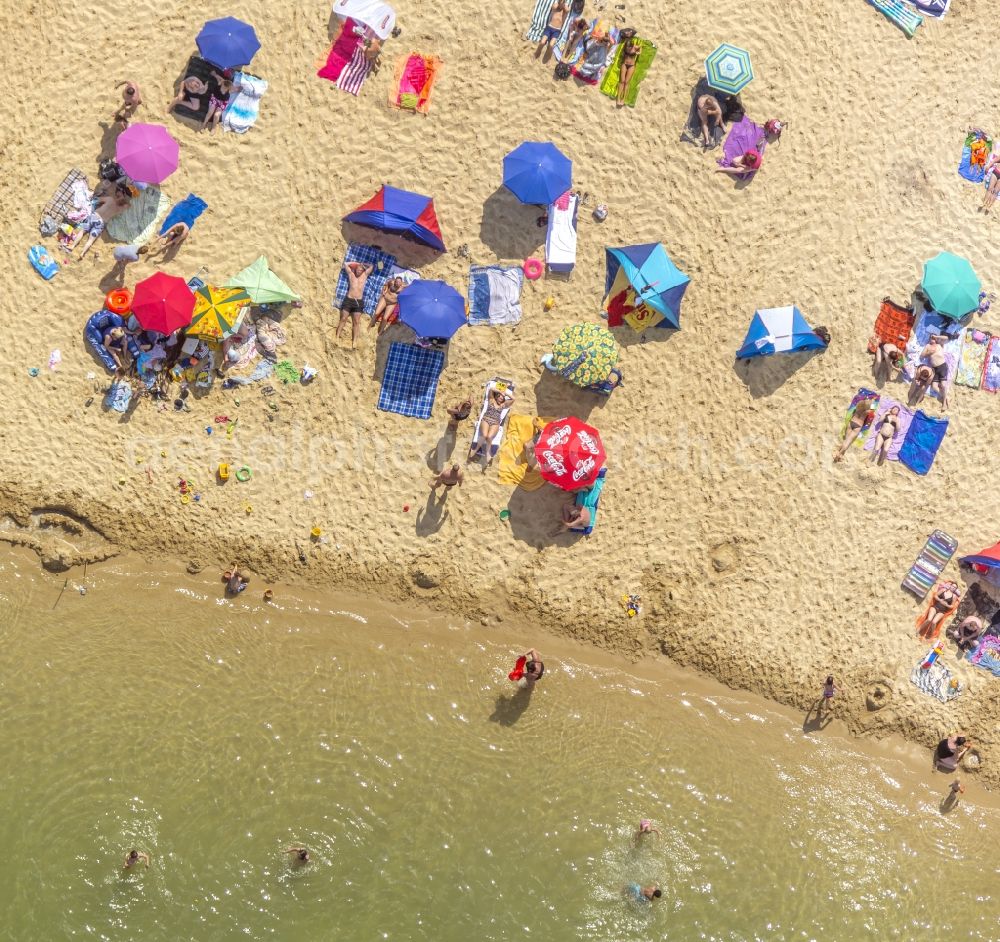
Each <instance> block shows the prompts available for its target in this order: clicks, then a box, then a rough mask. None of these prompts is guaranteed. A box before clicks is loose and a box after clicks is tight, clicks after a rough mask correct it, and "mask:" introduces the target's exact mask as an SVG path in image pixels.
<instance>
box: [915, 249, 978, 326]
mask: <svg viewBox="0 0 1000 942" xmlns="http://www.w3.org/2000/svg"><path fill="white" fill-rule="evenodd" d="M920 286H921V287H922V288H923V289H924V294H926V295H927V297H928V298H929V299H930V302H931V307H933V308H934V310H935V311H937V312H938V314H944V316H945V317H952V318H955V319H956V320H958V319H959V318H961V317H965V315H966V314H968V313H969V312H970V311H974V310H976V308H978V307H979V292H980V291H982V289H983V286H982V284H981V283H980V281H979V279H978V278H977V277H976V273H975V272H974V271H973V270H972V265H971V264H969V261H968V259H964V258H962V256H961V255H952V254H951V252H938V254H937V255H935V256H934V258H932V259H931V260H930V261H927V262H924V280H923V281H922V282H921V283H920Z"/></svg>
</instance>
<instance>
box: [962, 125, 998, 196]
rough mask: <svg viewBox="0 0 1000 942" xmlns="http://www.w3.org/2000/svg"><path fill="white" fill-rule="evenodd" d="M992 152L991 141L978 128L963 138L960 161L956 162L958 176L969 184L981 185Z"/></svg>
mask: <svg viewBox="0 0 1000 942" xmlns="http://www.w3.org/2000/svg"><path fill="white" fill-rule="evenodd" d="M992 151H993V141H992V139H991V138H990V137H989V136H988V135H987V134H986V132H985V131H981V130H979V129H978V128H975V129H973V130H972V131H970V132H969V133H968V134H967V135H966V136H965V144H964V145H963V147H962V159H961V160H960V161H959V162H958V172H959V174H960V175H961V176H962V177H964V178H965V179H966V180H968V181H969V182H970V183H982V182H983V177H984V176H985V175H986V162H987V161H988V160H989V159H990V153H991V152H992Z"/></svg>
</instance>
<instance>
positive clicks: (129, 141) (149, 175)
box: [115, 124, 181, 183]
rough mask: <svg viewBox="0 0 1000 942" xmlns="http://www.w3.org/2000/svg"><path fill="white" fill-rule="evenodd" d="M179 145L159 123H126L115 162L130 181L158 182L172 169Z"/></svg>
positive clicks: (116, 149) (178, 156) (177, 158)
mask: <svg viewBox="0 0 1000 942" xmlns="http://www.w3.org/2000/svg"><path fill="white" fill-rule="evenodd" d="M180 150H181V149H180V145H179V144H178V143H177V141H175V140H174V139H173V138H172V137H171V136H170V135H169V134H168V133H167V129H166V128H165V127H163V126H162V125H159V124H130V125H129V126H128V128H127V129H126V130H125V131H123V132H122V133H121V134H120V135H119V136H118V143H117V145H116V147H115V159H116V160H117V161H118V163H119V164H121V168H122V170H124V171H125V172H126V173H127V174H128V175H129V176H130V177H131V178H132V179H133V180H138V181H139V182H140V183H162V182H163V181H164V180H166V179H167V177H169V176H170V174H172V173H173V172H174V171H175V170H176V169H177V163H178V160H179V158H180Z"/></svg>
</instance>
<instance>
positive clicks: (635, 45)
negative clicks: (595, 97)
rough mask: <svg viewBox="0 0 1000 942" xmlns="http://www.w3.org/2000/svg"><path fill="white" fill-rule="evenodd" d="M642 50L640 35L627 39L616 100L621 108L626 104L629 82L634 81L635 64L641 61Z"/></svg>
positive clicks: (623, 51)
mask: <svg viewBox="0 0 1000 942" xmlns="http://www.w3.org/2000/svg"><path fill="white" fill-rule="evenodd" d="M623 32H624V31H623ZM641 52H642V43H641V42H640V41H639V37H638V36H635V35H633V36H632V37H631V38H630V39H628V40H627V42H626V44H625V48H624V49H623V50H622V62H621V66H620V77H619V79H618V98H617V99H616V101H615V104H616V105H617V106H618V107H619V108H621V107H622V105H624V104H625V95H626V93H627V92H628V83H629V82H631V81H632V75H633V74H634V73H635V64H636V63H637V62H638V61H639V53H641Z"/></svg>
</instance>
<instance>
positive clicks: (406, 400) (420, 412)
mask: <svg viewBox="0 0 1000 942" xmlns="http://www.w3.org/2000/svg"><path fill="white" fill-rule="evenodd" d="M443 367H444V354H443V353H442V352H441V351H440V350H434V349H431V348H429V347H418V346H416V345H415V344H411V343H400V342H399V341H395V342H394V343H393V344H392V345H391V346H390V347H389V357H388V359H387V360H386V364H385V372H384V373H383V374H382V388H381V390H380V391H379V395H378V408H379V409H380V410H381V411H382V412H397V413H399V415H406V416H409V417H410V418H414V419H429V418H430V417H431V410H432V409H433V408H434V397H435V395H437V386H438V378H439V377H440V376H441V370H442V368H443Z"/></svg>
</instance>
